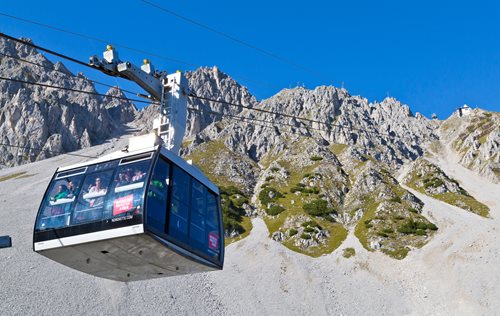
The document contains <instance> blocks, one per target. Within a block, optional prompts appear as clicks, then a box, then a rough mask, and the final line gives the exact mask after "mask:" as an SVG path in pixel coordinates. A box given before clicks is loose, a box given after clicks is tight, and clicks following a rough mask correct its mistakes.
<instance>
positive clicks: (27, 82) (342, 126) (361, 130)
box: [0, 33, 404, 139]
mask: <svg viewBox="0 0 500 316" xmlns="http://www.w3.org/2000/svg"><path fill="white" fill-rule="evenodd" d="M0 36H4V37H7V38H9V39H12V40H15V41H17V42H21V43H23V44H26V45H29V46H33V47H39V46H37V45H34V44H33V43H29V42H26V41H22V40H18V39H16V38H13V37H11V36H8V35H5V34H3V33H0ZM40 49H42V50H44V51H47V52H50V53H53V54H55V55H57V56H61V58H65V59H68V60H71V61H75V62H77V63H83V62H82V61H79V60H77V59H74V58H72V57H69V56H66V55H63V54H59V53H57V52H53V51H51V50H49V49H46V48H42V47H40ZM88 66H89V67H91V68H94V67H92V66H90V65H88ZM98 70H99V69H98ZM0 80H11V81H16V82H20V83H26V84H33V85H38V86H44V87H47V88H56V89H63V90H68V91H73V92H81V93H87V94H92V95H99V96H103V97H110V98H115V99H122V100H127V101H132V102H138V103H147V104H152V103H156V104H157V102H154V101H153V102H150V101H143V100H137V99H129V98H126V97H117V96H109V95H105V94H102V93H98V92H89V91H84V90H77V89H72V88H65V87H58V86H53V85H48V84H42V83H35V82H29V81H24V80H18V79H9V78H4V77H0ZM188 97H191V98H196V99H200V100H205V101H209V102H216V103H221V104H226V105H230V106H235V107H238V108H243V109H248V110H251V111H257V112H262V113H267V114H273V115H279V116H284V117H289V118H292V119H296V120H301V121H306V122H310V123H316V124H322V125H324V126H326V127H330V128H332V127H338V128H342V129H349V130H352V131H359V132H365V133H367V134H374V135H377V136H386V137H389V138H400V139H404V137H401V136H397V135H390V134H386V133H380V132H373V131H368V130H365V129H360V128H355V127H352V126H347V125H340V124H334V123H329V122H324V121H319V120H314V119H309V118H305V117H300V116H295V115H292V114H286V113H281V112H277V111H271V110H265V109H257V108H253V107H251V106H246V105H242V104H237V103H232V102H227V101H222V100H216V99H211V98H207V97H201V96H197V95H195V94H193V93H190V94H188ZM311 128H312V127H311ZM325 132H330V130H325Z"/></svg>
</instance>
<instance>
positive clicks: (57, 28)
mask: <svg viewBox="0 0 500 316" xmlns="http://www.w3.org/2000/svg"><path fill="white" fill-rule="evenodd" d="M0 15H2V16H5V17H8V18H11V19H14V20H18V21H22V22H25V23H29V24H33V25H38V26H41V27H44V28H47V29H51V30H54V31H58V32H61V33H66V34H71V35H74V36H78V37H81V38H86V39H90V40H93V41H96V42H101V43H104V44H110V43H112V42H111V41H107V40H105V39H102V38H98V37H94V36H90V35H86V34H82V33H78V32H74V31H70V30H66V29H63V28H59V27H56V26H52V25H49V24H45V23H41V22H38V21H33V20H29V19H25V18H21V17H18V16H14V15H11V14H7V13H3V12H0ZM113 45H114V46H116V47H121V48H124V49H127V50H129V51H134V52H136V53H141V54H146V55H149V56H153V57H157V58H161V59H164V60H168V61H172V62H176V63H179V64H183V65H187V66H195V67H196V65H194V64H192V63H189V62H186V61H183V60H179V59H175V58H171V57H167V56H163V55H159V54H155V53H151V52H147V51H144V50H142V49H137V48H134V47H130V46H127V45H123V44H117V43H114V44H113Z"/></svg>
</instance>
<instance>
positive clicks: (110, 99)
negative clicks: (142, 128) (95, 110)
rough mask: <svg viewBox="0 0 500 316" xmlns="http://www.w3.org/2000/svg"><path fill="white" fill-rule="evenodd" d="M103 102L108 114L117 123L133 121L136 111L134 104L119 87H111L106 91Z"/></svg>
mask: <svg viewBox="0 0 500 316" xmlns="http://www.w3.org/2000/svg"><path fill="white" fill-rule="evenodd" d="M103 103H104V105H105V107H106V109H107V111H108V113H109V116H110V117H111V118H112V119H113V120H114V121H115V122H117V123H121V124H125V123H128V122H130V121H133V120H134V119H135V118H136V115H137V113H138V111H137V107H136V106H135V104H134V103H133V102H131V101H129V100H128V99H127V96H126V95H125V94H124V93H123V91H122V90H121V89H120V87H112V88H110V89H109V90H108V91H107V92H106V96H105V97H104V99H103Z"/></svg>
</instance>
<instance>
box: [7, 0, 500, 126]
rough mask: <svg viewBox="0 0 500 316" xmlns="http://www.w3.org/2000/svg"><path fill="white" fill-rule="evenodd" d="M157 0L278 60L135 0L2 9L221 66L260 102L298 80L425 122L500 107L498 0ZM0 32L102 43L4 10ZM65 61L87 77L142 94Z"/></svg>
mask: <svg viewBox="0 0 500 316" xmlns="http://www.w3.org/2000/svg"><path fill="white" fill-rule="evenodd" d="M150 1H151V2H155V3H157V4H158V5H160V6H162V7H164V8H167V9H169V10H172V11H175V12H177V13H179V14H181V15H183V16H186V17H188V18H190V19H193V20H196V21H198V22H200V23H202V24H205V25H207V26H210V27H212V28H213V29H216V30H218V31H220V32H223V33H226V34H228V35H230V36H233V37H235V38H238V39H240V40H242V41H244V42H246V43H249V44H251V45H254V46H256V47H258V48H260V49H263V50H265V51H268V52H270V53H273V54H275V55H277V56H279V57H280V59H275V58H272V57H270V56H268V55H266V54H263V53H261V52H259V51H256V50H254V49H250V48H248V47H246V46H243V45H240V44H237V43H235V42H233V41H231V40H228V39H227V38H224V37H222V36H220V35H217V34H214V33H211V32H209V31H207V30H206V29H204V28H200V27H199V26H196V25H193V24H190V23H187V22H186V21H183V20H181V19H179V18H176V17H174V16H172V15H170V14H167V13H165V12H162V11H161V10H159V9H157V8H155V7H152V6H150V5H148V4H146V3H144V2H141V1H140V0H127V1H105V2H103V1H94V0H87V1H73V3H71V2H70V1H9V0H4V1H2V6H1V8H0V12H1V13H6V14H11V15H15V16H18V17H22V18H26V19H31V20H36V21H39V22H42V23H46V24H50V25H53V26H56V27H60V28H63V29H68V30H71V31H74V32H78V33H83V34H87V35H90V36H93V37H98V38H102V39H106V40H109V42H110V43H114V44H122V45H127V46H130V47H134V48H137V49H141V50H144V51H148V52H152V53H155V54H159V55H162V56H165V57H170V58H172V59H177V60H182V61H185V62H187V63H186V64H183V63H178V62H174V61H169V60H166V59H160V58H158V57H151V56H146V55H145V54H140V53H137V52H135V51H128V50H126V49H119V53H120V58H121V59H122V60H130V61H132V62H135V63H137V64H140V63H141V62H142V59H143V58H144V57H149V58H150V59H151V60H152V62H153V64H155V66H156V68H157V69H164V70H167V71H169V72H173V71H175V70H176V69H181V70H194V69H196V68H197V67H199V66H213V65H217V66H218V67H219V68H220V69H221V70H223V71H225V72H226V73H228V74H229V75H231V76H232V77H234V78H235V79H236V80H237V81H238V82H240V83H241V84H243V85H245V86H247V87H248V88H249V90H250V92H251V93H252V94H254V95H255V96H256V97H257V98H258V99H264V98H268V97H270V96H272V95H273V94H275V93H277V92H278V91H280V90H281V89H283V88H289V87H295V86H297V85H304V86H305V87H307V88H314V87H316V86H319V85H334V86H337V87H340V86H342V84H344V86H345V88H346V89H347V90H348V91H349V92H350V93H351V94H353V95H361V96H363V97H366V98H368V99H369V100H370V101H374V100H379V101H381V100H382V99H384V98H385V97H386V96H388V95H389V96H392V97H395V98H397V99H399V100H401V101H402V102H403V103H406V104H408V105H409V106H410V107H411V109H412V111H413V112H421V113H422V114H424V115H426V116H428V117H429V116H430V115H431V114H432V113H437V114H438V116H439V117H440V118H446V117H447V116H448V115H449V114H450V113H451V112H452V111H453V109H455V108H456V107H458V106H460V105H462V104H464V103H467V104H469V105H472V106H478V107H481V108H484V109H489V110H494V111H500V4H499V3H498V2H497V1H474V2H471V1H427V0H422V1H411V2H410V1H401V0H399V1H317V0H309V1H294V0H288V1H262V0H254V1H165V0H163V1H162V0H150ZM0 31H2V32H5V33H7V34H9V35H13V36H16V37H21V36H23V37H29V38H32V39H33V40H34V41H35V43H37V44H39V45H41V46H45V47H48V48H51V49H53V50H56V51H59V52H62V53H65V54H68V55H70V56H73V57H75V58H78V59H82V60H87V59H88V57H89V55H93V54H98V55H100V54H101V53H102V50H103V49H104V47H105V44H104V43H100V42H97V41H93V40H89V39H84V38H80V37H76V36H72V35H68V34H64V33H60V32H57V31H54V30H48V29H45V28H41V27H39V26H34V25H30V24H27V23H24V22H20V21H16V20H13V19H10V18H7V17H4V16H0ZM283 60H287V61H291V63H287V62H283ZM65 64H66V65H68V66H69V68H70V69H71V70H73V71H75V72H76V71H81V70H83V71H84V72H85V73H86V75H87V76H88V77H89V78H91V79H95V80H101V81H104V80H105V81H106V82H108V83H110V84H119V85H120V86H122V87H124V88H128V89H131V90H137V91H138V90H139V88H138V87H135V86H134V85H133V84H131V83H128V82H125V81H123V80H121V79H116V78H110V77H106V76H104V75H101V74H99V73H97V72H93V71H92V70H88V69H81V68H79V67H77V66H74V65H71V64H69V63H68V62H65ZM292 64H294V65H296V66H294V65H292ZM297 65H298V66H297Z"/></svg>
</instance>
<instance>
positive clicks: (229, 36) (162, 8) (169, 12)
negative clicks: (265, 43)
mask: <svg viewBox="0 0 500 316" xmlns="http://www.w3.org/2000/svg"><path fill="white" fill-rule="evenodd" d="M140 1H141V2H144V3H146V4H148V5H150V6H152V7H154V8H157V9H159V10H161V11H163V12H165V13H168V14H170V15H173V16H175V17H177V18H179V19H181V20H183V21H186V22H188V23H191V24H194V25H196V26H199V27H201V28H204V29H206V30H208V31H210V32H212V33H214V34H217V35H219V36H222V37H225V38H227V39H229V40H231V41H233V42H235V43H238V44H240V45H243V46H246V47H248V48H251V49H253V50H256V51H258V52H260V53H262V54H265V55H267V56H269V57H272V58H274V59H276V60H279V61H281V62H284V63H286V64H289V65H291V66H293V67H295V68H298V69H301V70H304V71H307V72H309V73H312V74H314V75H316V76H318V75H321V76H324V74H322V73H319V72H317V71H315V70H313V69H310V68H308V67H306V66H303V65H301V64H298V63H296V62H294V61H291V60H289V59H287V58H284V57H281V56H279V55H276V54H274V53H271V52H269V51H267V50H265V49H262V48H260V47H258V46H255V45H253V44H250V43H248V42H245V41H243V40H241V39H239V38H236V37H234V36H232V35H229V34H227V33H224V32H221V31H219V30H216V29H214V28H213V27H210V26H208V25H206V24H203V23H201V22H198V21H196V20H194V19H192V18H188V17H185V16H183V15H181V14H179V13H177V12H175V11H172V10H170V9H167V8H165V7H162V6H160V5H158V4H156V3H154V2H151V1H147V0H140Z"/></svg>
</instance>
